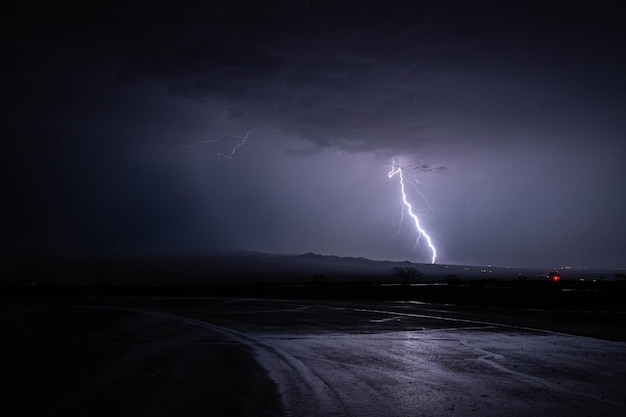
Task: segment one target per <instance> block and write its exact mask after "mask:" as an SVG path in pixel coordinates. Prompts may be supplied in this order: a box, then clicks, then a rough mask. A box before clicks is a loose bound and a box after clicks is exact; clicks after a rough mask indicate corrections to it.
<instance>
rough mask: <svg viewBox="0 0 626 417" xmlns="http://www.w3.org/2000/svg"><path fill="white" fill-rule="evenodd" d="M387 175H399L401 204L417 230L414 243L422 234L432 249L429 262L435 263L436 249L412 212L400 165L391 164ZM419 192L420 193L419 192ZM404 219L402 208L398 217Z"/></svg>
mask: <svg viewBox="0 0 626 417" xmlns="http://www.w3.org/2000/svg"><path fill="white" fill-rule="evenodd" d="M387 175H388V176H389V178H393V177H394V176H395V175H398V176H399V177H400V192H401V194H402V206H403V208H404V207H406V208H407V211H408V213H409V215H410V216H411V218H412V219H413V221H414V223H415V229H416V230H417V238H416V240H415V245H416V246H417V245H418V243H419V239H420V238H421V237H422V236H424V239H426V242H427V243H428V247H429V248H430V250H431V251H432V254H433V255H432V258H431V263H433V264H434V263H435V259H436V258H437V249H435V246H434V245H433V243H432V240H431V238H430V236H429V235H428V233H426V231H425V230H424V229H422V226H421V225H420V222H419V219H418V218H417V215H416V214H415V213H414V212H413V206H412V205H411V203H409V201H408V199H407V195H406V190H405V187H404V174H403V171H402V167H400V166H399V165H395V164H394V165H393V166H392V167H391V171H389V173H388V174H387ZM420 194H421V193H420ZM403 220H404V210H403V211H402V215H401V218H400V222H402V221H403Z"/></svg>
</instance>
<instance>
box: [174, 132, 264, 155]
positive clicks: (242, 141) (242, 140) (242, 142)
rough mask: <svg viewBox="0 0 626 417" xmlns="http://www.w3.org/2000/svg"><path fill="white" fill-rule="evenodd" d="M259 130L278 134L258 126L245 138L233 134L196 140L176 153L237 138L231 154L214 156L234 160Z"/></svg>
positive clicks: (177, 149)
mask: <svg viewBox="0 0 626 417" xmlns="http://www.w3.org/2000/svg"><path fill="white" fill-rule="evenodd" d="M259 129H265V130H268V131H270V132H274V133H276V132H275V131H274V130H272V129H269V128H267V127H265V126H257V127H255V128H253V129H250V130H249V131H248V132H246V134H245V135H243V136H237V135H233V134H231V133H225V134H223V135H222V136H220V137H218V138H215V139H203V140H195V141H193V142H191V143H190V144H188V145H183V146H181V147H179V148H176V149H175V150H176V151H180V150H184V149H191V148H195V147H197V146H200V145H204V144H207V143H218V142H221V141H223V140H224V139H226V138H235V139H238V140H239V142H237V143H236V144H235V145H233V147H232V148H231V149H230V152H226V153H224V152H216V153H215V154H214V155H213V156H215V157H220V158H225V159H232V158H233V156H235V153H237V150H238V149H239V148H241V147H242V146H243V145H245V144H246V142H247V141H248V138H249V137H250V135H251V134H252V133H254V132H255V131H257V130H259Z"/></svg>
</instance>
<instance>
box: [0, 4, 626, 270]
mask: <svg viewBox="0 0 626 417" xmlns="http://www.w3.org/2000/svg"><path fill="white" fill-rule="evenodd" d="M2 9H3V12H2V13H1V15H2V17H1V19H2V29H1V31H2V49H3V61H4V65H3V67H2V69H1V70H0V71H2V91H3V104H4V105H3V107H4V110H3V111H2V113H1V114H2V115H1V117H2V123H1V128H0V129H2V132H1V135H2V138H3V152H2V153H1V155H2V167H3V171H4V172H3V176H2V182H3V184H2V189H3V201H4V204H3V206H4V215H3V216H2V223H3V224H2V230H3V233H2V241H1V242H2V251H3V252H4V253H5V254H17V253H20V251H22V250H24V249H27V248H37V249H40V250H43V251H45V252H48V253H59V254H69V255H73V254H150V255H157V256H158V255H172V254H173V255H184V254H203V253H213V252H224V251H239V250H244V251H258V252H267V253H283V254H303V253H308V252H313V253H316V254H322V255H337V256H350V257H365V258H370V259H374V260H391V261H400V260H409V261H412V262H425V263H428V262H430V261H431V255H432V254H431V252H430V250H429V248H428V245H427V244H426V242H425V240H424V238H423V237H422V239H420V240H419V242H418V245H415V241H416V238H417V234H416V230H415V226H414V224H413V223H412V222H411V221H409V220H410V219H409V218H408V212H407V209H406V207H404V222H400V216H401V215H402V213H403V211H402V210H403V205H402V197H401V188H400V187H401V183H400V181H399V177H398V176H393V177H391V178H390V177H389V175H388V173H389V172H390V171H391V169H392V168H393V167H394V164H395V166H397V167H402V169H403V173H404V174H405V175H406V177H407V178H410V179H412V180H414V181H415V182H414V183H413V185H416V187H412V186H411V185H410V184H408V183H407V185H406V193H407V200H408V201H409V202H410V204H411V205H412V207H413V210H414V212H415V213H416V214H417V216H418V217H419V221H420V224H421V226H422V227H423V229H424V230H425V231H426V232H427V233H428V236H430V238H431V239H432V242H433V245H434V246H435V247H436V248H437V259H436V262H437V263H447V264H473V265H486V264H493V265H500V266H520V267H553V266H556V265H573V266H582V267H596V266H602V267H623V266H625V265H626V262H625V255H626V223H625V221H624V213H626V198H625V196H624V193H625V192H626V186H625V185H624V178H626V163H625V161H626V159H625V157H626V117H624V115H625V113H626V76H625V75H624V74H626V25H625V24H624V16H625V15H624V10H623V9H622V8H621V6H620V8H617V7H615V6H611V7H609V6H607V5H605V4H604V3H603V2H592V3H584V4H578V3H567V4H564V3H563V4H562V3H560V2H557V3H552V2H550V3H549V4H547V3H546V2H523V3H522V2H493V3H489V2H446V1H443V2H442V1H437V2H396V1H385V2H367V1H365V2H363V1H359V2H352V1H347V2H337V3H330V2H329V3H327V4H326V3H325V2H323V3H319V2H308V1H294V2H287V1H236V2H226V3H223V2H217V3H216V2H185V1H182V2H167V1H157V2H125V1H124V2H121V1H120V2H117V1H111V2H106V3H102V4H100V3H98V2H95V3H93V2H86V3H81V4H74V2H55V3H46V4H35V5H33V4H26V3H18V2H9V3H8V4H5V5H3V6H2Z"/></svg>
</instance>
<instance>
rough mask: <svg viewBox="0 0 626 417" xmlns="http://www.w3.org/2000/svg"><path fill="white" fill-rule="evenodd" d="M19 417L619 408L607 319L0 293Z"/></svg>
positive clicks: (614, 334) (604, 411) (6, 365)
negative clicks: (4, 297) (11, 298)
mask: <svg viewBox="0 0 626 417" xmlns="http://www.w3.org/2000/svg"><path fill="white" fill-rule="evenodd" d="M0 332H1V333H2V340H3V343H2V347H1V351H0V353H1V355H2V356H1V360H2V367H3V369H4V370H5V378H6V380H8V381H11V383H10V388H9V391H8V394H9V395H7V396H6V397H7V399H8V400H7V402H6V406H11V407H18V409H20V410H22V411H23V412H21V413H20V414H21V415H48V416H53V415H63V416H70V415H85V414H89V415H110V414H115V415H120V416H138V415H149V416H160V415H163V416H165V415H170V416H171V415H185V416H192V415H201V414H202V415H207V414H209V415H231V416H237V415H246V416H250V415H254V416H272V415H290V416H337V415H339V416H344V415H345V416H406V415H420V416H442V415H454V414H457V415H480V416H502V415H507V416H527V415H547V414H554V415H568V416H584V415H602V416H622V415H624V412H625V410H624V408H625V406H626V404H625V402H624V400H623V399H622V396H623V395H622V394H623V392H626V362H625V361H624V360H623V355H624V353H626V342H624V340H625V338H624V326H622V317H621V316H620V315H619V314H618V313H611V314H608V313H599V312H595V313H584V312H576V313H574V312H545V311H517V310H507V309H488V308H480V309H478V308H474V309H472V308H468V307H465V308H459V307H454V306H442V305H430V304H420V303H397V302H395V303H394V302H349V301H327V300H326V301H325V300H271V299H240V298H201V297H198V298H192V297H101V298H98V297H72V298H66V299H62V298H40V299H28V300H16V301H15V302H6V303H4V304H3V305H2V307H1V308H0Z"/></svg>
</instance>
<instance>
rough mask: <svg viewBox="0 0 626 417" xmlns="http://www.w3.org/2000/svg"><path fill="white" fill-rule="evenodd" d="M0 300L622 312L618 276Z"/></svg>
mask: <svg viewBox="0 0 626 417" xmlns="http://www.w3.org/2000/svg"><path fill="white" fill-rule="evenodd" d="M0 291H1V296H0V297H2V298H3V299H5V300H6V299H11V298H16V297H17V298H20V297H47V296H52V297H73V296H160V297H174V296H176V297H265V298H294V299H332V300H371V301H419V302H425V303H437V304H455V305H461V306H463V305H465V306H494V307H509V308H540V309H555V310H558V309H576V310H606V311H626V305H625V304H624V301H623V300H624V299H625V296H626V282H624V281H598V282H592V281H584V282H544V281H539V282H534V281H498V280H484V281H476V280H472V281H455V282H448V283H434V284H417V285H401V284H397V285H389V284H381V283H378V282H343V283H329V282H308V283H298V284H289V283H271V282H257V283H252V284H250V283H249V284H233V285H15V286H5V287H2V288H1V289H0Z"/></svg>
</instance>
